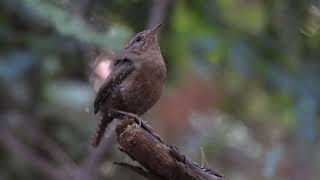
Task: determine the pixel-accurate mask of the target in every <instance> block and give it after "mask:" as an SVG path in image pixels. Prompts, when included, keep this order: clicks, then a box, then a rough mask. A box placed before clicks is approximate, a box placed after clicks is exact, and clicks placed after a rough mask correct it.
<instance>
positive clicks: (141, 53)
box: [92, 24, 166, 146]
mask: <svg viewBox="0 0 320 180" xmlns="http://www.w3.org/2000/svg"><path fill="white" fill-rule="evenodd" d="M160 26H161V24H159V25H158V26H156V27H155V28H153V29H151V30H145V31H142V32H139V33H138V34H136V35H135V36H134V37H133V38H132V39H131V40H130V41H129V43H128V44H127V46H126V47H125V48H124V49H123V50H122V51H121V52H120V53H119V54H118V55H117V56H116V58H113V59H112V62H111V66H110V69H111V72H110V74H109V76H108V77H107V78H106V80H105V81H104V83H103V85H102V86H101V87H100V89H99V91H98V93H97V95H96V98H95V101H94V113H95V114H96V113H98V112H99V111H100V112H101V115H102V119H101V120H100V123H99V126H98V129H97V132H96V135H95V137H94V140H93V142H92V145H93V146H98V145H99V143H100V141H101V138H102V136H103V134H104V132H105V129H106V127H107V126H108V124H109V123H110V122H111V121H112V120H113V119H114V118H115V117H114V116H113V115H112V114H113V113H111V111H112V110H113V109H116V110H120V111H124V112H128V113H130V114H135V115H137V116H141V115H142V114H144V113H145V112H146V111H148V110H149V109H150V108H151V107H152V106H153V105H154V104H155V103H156V102H157V101H158V99H159V98H160V96H161V94H162V90H163V87H164V81H165V77H166V66H165V62H164V60H163V58H162V55H161V50H160V47H159V44H158V42H157V37H156V34H157V31H158V30H159V28H160Z"/></svg>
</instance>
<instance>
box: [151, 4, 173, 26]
mask: <svg viewBox="0 0 320 180" xmlns="http://www.w3.org/2000/svg"><path fill="white" fill-rule="evenodd" d="M168 5H169V0H153V3H152V7H151V8H150V12H149V20H148V24H147V29H149V28H152V27H154V26H155V25H157V24H160V23H162V22H163V20H164V18H165V16H166V13H167V9H168Z"/></svg>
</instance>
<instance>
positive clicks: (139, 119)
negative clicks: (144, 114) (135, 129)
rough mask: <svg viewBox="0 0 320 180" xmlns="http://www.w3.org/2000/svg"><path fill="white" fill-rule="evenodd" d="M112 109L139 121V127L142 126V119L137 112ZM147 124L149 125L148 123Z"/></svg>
mask: <svg viewBox="0 0 320 180" xmlns="http://www.w3.org/2000/svg"><path fill="white" fill-rule="evenodd" d="M112 110H113V111H115V112H117V113H120V114H122V115H126V116H129V117H131V118H133V119H135V120H137V121H139V125H140V127H142V122H143V119H142V118H141V117H139V116H138V115H137V114H134V113H130V112H126V111H120V110H118V109H112ZM148 126H149V125H148Z"/></svg>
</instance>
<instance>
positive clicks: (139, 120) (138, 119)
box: [112, 109, 163, 142]
mask: <svg viewBox="0 0 320 180" xmlns="http://www.w3.org/2000/svg"><path fill="white" fill-rule="evenodd" d="M112 111H114V112H116V113H119V114H122V115H125V116H128V117H131V118H133V119H134V121H135V122H136V123H138V124H139V126H140V127H141V128H143V129H145V130H146V131H148V132H149V133H150V134H152V135H153V136H154V137H155V138H157V139H158V140H159V141H160V142H163V140H162V138H161V137H160V136H159V135H158V134H156V133H155V132H154V131H153V129H152V127H151V126H150V125H149V124H147V123H146V121H144V120H143V119H142V118H141V117H139V116H138V115H137V114H134V113H130V112H126V111H121V110H118V109H112Z"/></svg>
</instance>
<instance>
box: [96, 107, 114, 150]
mask: <svg viewBox="0 0 320 180" xmlns="http://www.w3.org/2000/svg"><path fill="white" fill-rule="evenodd" d="M114 118H115V117H114V116H113V115H112V114H111V113H107V114H106V115H103V116H102V117H101V119H100V121H99V124H98V127H97V129H96V133H95V135H94V136H93V138H92V141H91V145H92V146H93V147H98V146H99V144H100V142H101V139H102V137H103V135H104V133H105V131H106V129H107V127H108V125H109V124H110V123H111V122H112V120H113V119H114Z"/></svg>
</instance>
